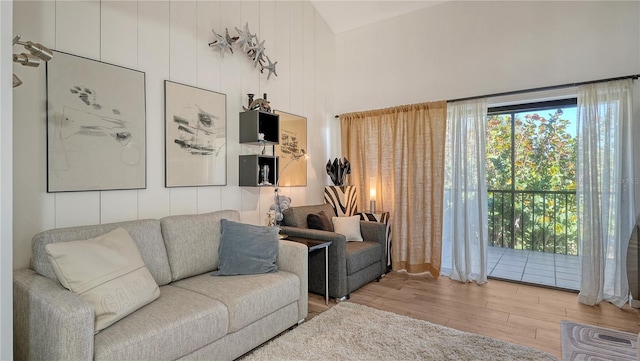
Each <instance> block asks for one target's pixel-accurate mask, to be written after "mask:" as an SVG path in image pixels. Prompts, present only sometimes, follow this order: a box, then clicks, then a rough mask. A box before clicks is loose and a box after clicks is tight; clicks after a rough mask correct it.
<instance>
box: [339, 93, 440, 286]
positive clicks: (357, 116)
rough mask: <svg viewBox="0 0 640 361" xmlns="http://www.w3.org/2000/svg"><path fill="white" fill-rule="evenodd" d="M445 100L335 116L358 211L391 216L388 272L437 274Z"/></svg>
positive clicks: (438, 269)
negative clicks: (372, 196) (372, 206)
mask: <svg viewBox="0 0 640 361" xmlns="http://www.w3.org/2000/svg"><path fill="white" fill-rule="evenodd" d="M446 117H447V103H446V101H439V102H430V103H420V104H413V105H404V106H399V107H394V108H387V109H381V110H372V111H366V112H357V113H348V114H343V115H341V116H340V125H341V131H342V152H343V154H344V155H345V156H346V157H347V158H348V159H349V161H350V162H351V175H350V178H349V179H350V184H351V185H355V186H357V189H358V192H359V197H358V198H359V202H360V204H359V205H358V207H359V209H361V210H364V209H368V208H369V189H370V182H371V179H372V178H371V177H375V182H376V183H377V184H376V185H375V188H376V211H377V212H380V211H386V212H390V213H391V221H392V232H393V244H392V251H391V255H392V262H393V270H402V269H405V270H407V272H410V273H422V272H429V273H431V275H433V277H435V278H437V277H438V276H439V275H440V264H441V254H442V196H443V185H444V150H445V147H444V146H445V135H446Z"/></svg>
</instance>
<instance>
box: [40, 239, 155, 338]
mask: <svg viewBox="0 0 640 361" xmlns="http://www.w3.org/2000/svg"><path fill="white" fill-rule="evenodd" d="M45 249H46V251H47V256H48V257H49V262H51V265H52V267H53V270H54V271H55V273H56V276H58V280H59V281H60V283H62V285H63V286H64V287H65V288H67V289H68V290H70V291H72V292H74V293H77V294H78V295H79V296H80V297H81V298H83V299H84V300H85V301H87V302H89V303H90V304H91V305H93V307H94V308H95V332H96V333H97V332H98V331H100V330H102V329H105V328H107V327H109V326H111V325H112V324H113V323H115V322H116V321H118V320H120V319H122V318H124V317H125V316H127V315H128V314H130V313H132V312H133V311H135V310H137V309H138V308H140V307H142V306H144V305H146V304H148V303H150V302H151V301H153V300H155V299H156V298H158V297H159V296H160V289H159V288H158V284H157V283H156V281H155V280H154V279H153V276H152V275H151V273H150V272H149V270H148V269H147V267H146V266H145V264H144V261H143V260H142V257H140V252H139V251H138V247H137V246H136V244H135V242H134V241H133V239H131V236H130V235H129V233H128V232H127V231H126V230H124V229H123V228H117V229H114V230H113V231H111V232H109V233H106V234H104V235H102V236H99V237H96V238H92V239H88V240H82V241H70V242H59V243H50V244H48V245H46V246H45Z"/></svg>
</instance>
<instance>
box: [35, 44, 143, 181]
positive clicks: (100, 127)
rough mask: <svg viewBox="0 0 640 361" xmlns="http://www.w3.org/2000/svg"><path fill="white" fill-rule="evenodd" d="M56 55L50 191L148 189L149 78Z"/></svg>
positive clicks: (51, 69) (50, 93)
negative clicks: (146, 105) (146, 90)
mask: <svg viewBox="0 0 640 361" xmlns="http://www.w3.org/2000/svg"><path fill="white" fill-rule="evenodd" d="M53 55H54V56H53V59H52V60H50V61H49V62H47V134H48V141H47V192H66V191H97V190H114V189H141V188H146V158H147V157H146V134H145V133H146V129H145V127H146V112H145V73H144V72H141V71H138V70H133V69H127V68H124V67H120V66H116V65H112V64H107V63H103V62H100V61H97V60H91V59H87V58H83V57H79V56H75V55H71V54H67V53H63V52H59V51H53Z"/></svg>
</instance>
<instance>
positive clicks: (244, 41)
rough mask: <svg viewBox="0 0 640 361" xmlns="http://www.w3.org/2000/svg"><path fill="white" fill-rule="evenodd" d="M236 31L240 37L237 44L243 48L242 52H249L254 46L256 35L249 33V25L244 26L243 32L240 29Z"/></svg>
mask: <svg viewBox="0 0 640 361" xmlns="http://www.w3.org/2000/svg"><path fill="white" fill-rule="evenodd" d="M236 31H237V32H238V35H240V36H239V37H238V42H237V44H238V45H240V47H242V51H247V48H248V47H250V46H253V42H252V40H253V38H255V37H256V34H251V32H249V23H246V24H244V31H241V30H240V29H238V28H236Z"/></svg>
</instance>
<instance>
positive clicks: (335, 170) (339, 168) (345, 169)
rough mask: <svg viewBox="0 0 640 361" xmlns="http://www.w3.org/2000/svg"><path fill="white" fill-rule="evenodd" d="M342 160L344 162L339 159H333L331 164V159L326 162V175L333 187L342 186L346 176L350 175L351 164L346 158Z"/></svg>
mask: <svg viewBox="0 0 640 361" xmlns="http://www.w3.org/2000/svg"><path fill="white" fill-rule="evenodd" d="M343 159H344V162H343V161H342V159H340V158H336V159H334V160H333V163H331V159H329V161H328V162H327V166H326V169H327V174H328V175H329V177H331V181H332V182H333V185H335V186H343V185H344V181H345V179H346V178H347V174H350V173H351V163H349V160H348V159H347V158H346V157H345V158H343Z"/></svg>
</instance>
